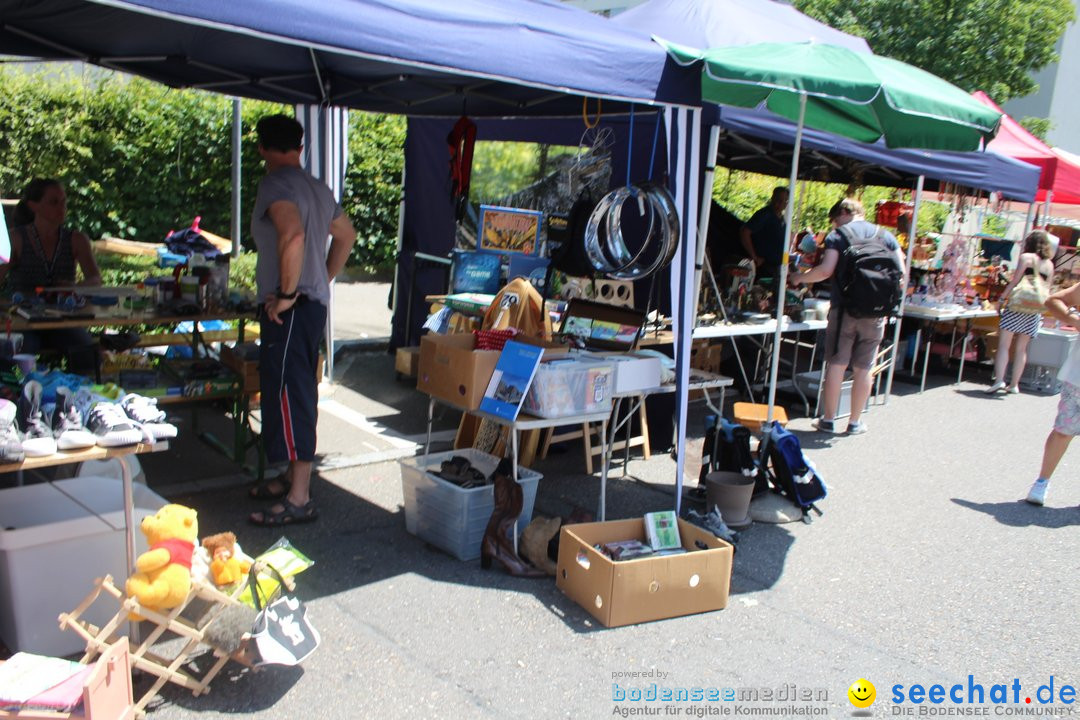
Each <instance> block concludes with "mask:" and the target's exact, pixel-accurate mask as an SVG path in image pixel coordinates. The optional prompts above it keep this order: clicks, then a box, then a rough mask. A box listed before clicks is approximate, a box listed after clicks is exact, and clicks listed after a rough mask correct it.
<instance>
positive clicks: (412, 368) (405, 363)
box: [394, 346, 420, 378]
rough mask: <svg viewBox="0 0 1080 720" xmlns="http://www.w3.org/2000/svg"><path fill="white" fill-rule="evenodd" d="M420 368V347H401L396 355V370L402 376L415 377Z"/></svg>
mask: <svg viewBox="0 0 1080 720" xmlns="http://www.w3.org/2000/svg"><path fill="white" fill-rule="evenodd" d="M419 368H420V348H419V347H418V346H414V347H400V348H398V349H397V354H396V355H395V356H394V370H395V371H397V373H398V374H399V375H400V376H401V377H407V378H414V377H416V372H417V370H418V369H419Z"/></svg>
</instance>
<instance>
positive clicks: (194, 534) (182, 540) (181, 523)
mask: <svg viewBox="0 0 1080 720" xmlns="http://www.w3.org/2000/svg"><path fill="white" fill-rule="evenodd" d="M140 527H141V528H142V531H143V534H144V535H146V541H147V543H148V544H149V545H150V549H149V550H147V551H146V552H144V553H143V554H142V555H139V557H138V558H137V559H136V560H135V569H136V572H135V573H134V574H133V575H132V576H131V577H129V578H128V581H127V585H126V589H127V594H128V595H129V596H131V597H134V598H136V599H137V600H138V601H139V604H140V605H142V606H143V607H144V608H147V609H149V610H159V611H160V610H168V609H171V608H174V607H177V606H179V605H180V604H182V603H183V602H184V599H185V598H187V595H188V592H189V591H190V590H191V556H192V553H194V551H195V541H196V540H197V539H198V537H199V523H198V516H197V514H196V512H195V511H194V510H192V509H191V508H189V507H184V506H183V505H166V506H165V507H163V508H161V509H160V510H158V511H157V513H156V514H154V515H150V516H147V517H146V518H144V519H143V521H142V524H141V525H140Z"/></svg>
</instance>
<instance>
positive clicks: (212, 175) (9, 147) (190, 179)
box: [0, 69, 405, 267]
mask: <svg viewBox="0 0 1080 720" xmlns="http://www.w3.org/2000/svg"><path fill="white" fill-rule="evenodd" d="M291 111H292V110H291V108H289V107H286V106H282V105H277V104H274V103H267V102H259V101H254V100H245V101H244V102H243V104H242V142H243V144H242V150H241V161H242V165H243V168H242V185H241V196H242V200H241V208H242V210H241V212H242V219H241V223H240V225H241V240H242V242H243V243H244V245H245V247H250V246H251V244H250V237H249V229H248V228H249V222H248V215H249V213H250V211H251V203H252V202H253V201H254V198H255V188H256V186H257V184H258V181H259V179H260V178H261V177H262V175H263V172H264V171H263V167H262V160H261V158H260V157H259V155H258V152H257V149H256V140H255V130H254V129H255V124H256V123H257V122H258V120H259V119H260V118H261V117H263V116H265V115H268V114H272V113H278V112H285V113H291ZM349 117H350V140H349V149H350V158H349V166H348V171H347V174H346V183H345V197H344V200H343V203H342V204H343V205H344V207H345V209H346V211H347V212H348V213H349V216H350V217H351V218H352V219H353V222H354V224H355V225H356V227H357V230H358V233H359V236H360V241H359V242H358V243H357V247H356V248H355V250H354V252H353V255H352V257H351V258H350V264H352V265H361V266H365V267H379V266H385V265H388V264H389V262H390V261H391V260H392V258H393V255H394V252H395V249H396V231H397V200H398V197H399V195H400V188H401V168H402V163H403V161H404V160H403V155H402V147H403V144H404V136H405V122H404V119H402V118H399V117H383V116H376V115H369V114H365V113H355V112H354V113H350V116H349ZM0 128H3V132H0V195H2V196H3V197H7V198H10V197H17V196H18V194H19V192H20V191H21V189H22V188H23V187H24V186H25V185H26V183H27V182H28V181H29V180H30V179H31V178H34V177H56V178H58V179H60V180H61V181H62V182H63V183H64V184H65V186H66V188H67V193H68V209H69V212H68V215H69V223H70V224H71V225H72V227H76V228H78V229H80V230H82V231H83V232H85V233H87V234H88V235H89V236H90V237H92V238H99V237H103V236H106V235H109V236H115V237H121V238H126V239H133V240H143V241H148V242H160V241H161V240H162V239H164V237H165V235H166V234H167V233H168V231H169V230H173V229H177V228H180V227H183V226H185V225H188V224H190V223H191V221H192V219H193V218H194V216H196V215H200V216H202V223H201V226H202V227H203V228H205V229H207V230H209V231H210V232H213V233H216V234H218V235H224V236H228V235H230V234H231V213H232V210H231V206H232V101H231V100H230V99H229V98H227V97H225V96H223V95H216V94H211V93H206V92H199V91H186V90H171V89H169V88H166V87H164V86H162V85H158V84H156V83H152V82H149V81H146V80H142V79H139V78H127V77H124V76H121V75H116V74H112V73H100V72H91V73H86V74H83V75H79V74H77V73H73V72H64V71H61V72H56V71H40V72H30V73H28V72H22V71H19V70H10V69H8V70H0Z"/></svg>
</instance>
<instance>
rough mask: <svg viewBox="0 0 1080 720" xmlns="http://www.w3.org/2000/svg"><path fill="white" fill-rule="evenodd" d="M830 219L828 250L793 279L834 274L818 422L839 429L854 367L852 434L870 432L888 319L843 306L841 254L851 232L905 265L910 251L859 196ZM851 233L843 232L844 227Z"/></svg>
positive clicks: (824, 277)
mask: <svg viewBox="0 0 1080 720" xmlns="http://www.w3.org/2000/svg"><path fill="white" fill-rule="evenodd" d="M829 220H831V221H832V222H833V224H834V225H835V227H836V229H835V230H833V231H832V232H831V233H829V235H827V236H826V238H825V254H824V256H823V257H822V258H821V262H820V263H819V264H818V265H817V267H815V268H813V269H811V270H809V271H808V272H805V273H803V274H801V275H793V276H791V277H790V278H789V279H788V282H789V283H790V284H791V285H798V284H800V283H802V284H804V285H806V284H809V283H814V282H820V281H822V280H828V279H829V278H832V279H833V280H832V292H831V294H830V297H831V299H832V307H830V308H829V324H828V326H827V327H826V328H825V363H826V367H825V387H824V388H822V393H821V400H822V405H823V410H822V416H821V417H820V418H818V419H817V420H816V421H815V423H814V426H815V427H816V428H817V429H818V430H821V431H822V432H829V433H835V432H839V429H838V428H837V426H836V412H837V408H838V407H839V405H840V391H841V389H842V388H843V383H844V373H845V372H847V369H848V366H849V365H850V366H851V375H852V383H851V416H850V417H849V418H848V429H847V431H848V434H849V435H861V434H862V433H865V432H866V430H867V428H866V423H864V422H863V421H862V411H863V408H864V407H866V401H867V400H869V399H870V385H871V377H870V369H871V368H872V367H873V365H874V359H875V357H876V356H877V350H878V346H879V345H880V344H881V339H882V337H883V336H884V334H885V318H881V317H869V318H866V317H854V316H852V315H850V314H849V313H846V312H844V310H843V308H842V307H841V306H840V291H839V284H838V282H837V279H836V271H837V265H838V263H839V262H840V256H841V255H842V254H843V253H844V251H845V250H847V249H848V247H849V246H850V244H851V241H850V240H849V239H848V237H854V238H855V239H856V241H857V242H862V241H864V240H866V241H872V242H879V243H881V245H882V246H884V248H885V249H886V250H891V251H892V252H894V253H896V257H897V260H898V262H899V267H901V268H902V267H904V255H903V253H901V252H900V245H899V244H897V242H896V238H895V237H893V235H892V233H890V232H889V231H888V230H885V229H884V228H881V227H878V226H877V225H874V224H872V223H868V222H866V221H865V220H864V219H863V207H862V204H861V203H860V202H858V201H857V200H852V199H850V198H846V199H844V200H841V201H840V202H838V203H836V204H835V205H833V206H832V208H831V209H830V210H829ZM842 227H843V228H845V232H840V228H842Z"/></svg>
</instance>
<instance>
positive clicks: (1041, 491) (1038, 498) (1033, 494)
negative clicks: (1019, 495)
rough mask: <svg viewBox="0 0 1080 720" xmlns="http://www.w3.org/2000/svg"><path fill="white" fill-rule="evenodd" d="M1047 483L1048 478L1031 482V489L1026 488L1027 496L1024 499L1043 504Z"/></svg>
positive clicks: (1044, 502) (1048, 483) (1048, 482)
mask: <svg viewBox="0 0 1080 720" xmlns="http://www.w3.org/2000/svg"><path fill="white" fill-rule="evenodd" d="M1049 485H1050V481H1049V480H1036V481H1035V482H1034V483H1032V484H1031V489H1030V490H1028V494H1027V497H1026V498H1024V499H1025V500H1027V501H1028V502H1029V503H1031V504H1032V505H1045V504H1046V488H1047V486H1049Z"/></svg>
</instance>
